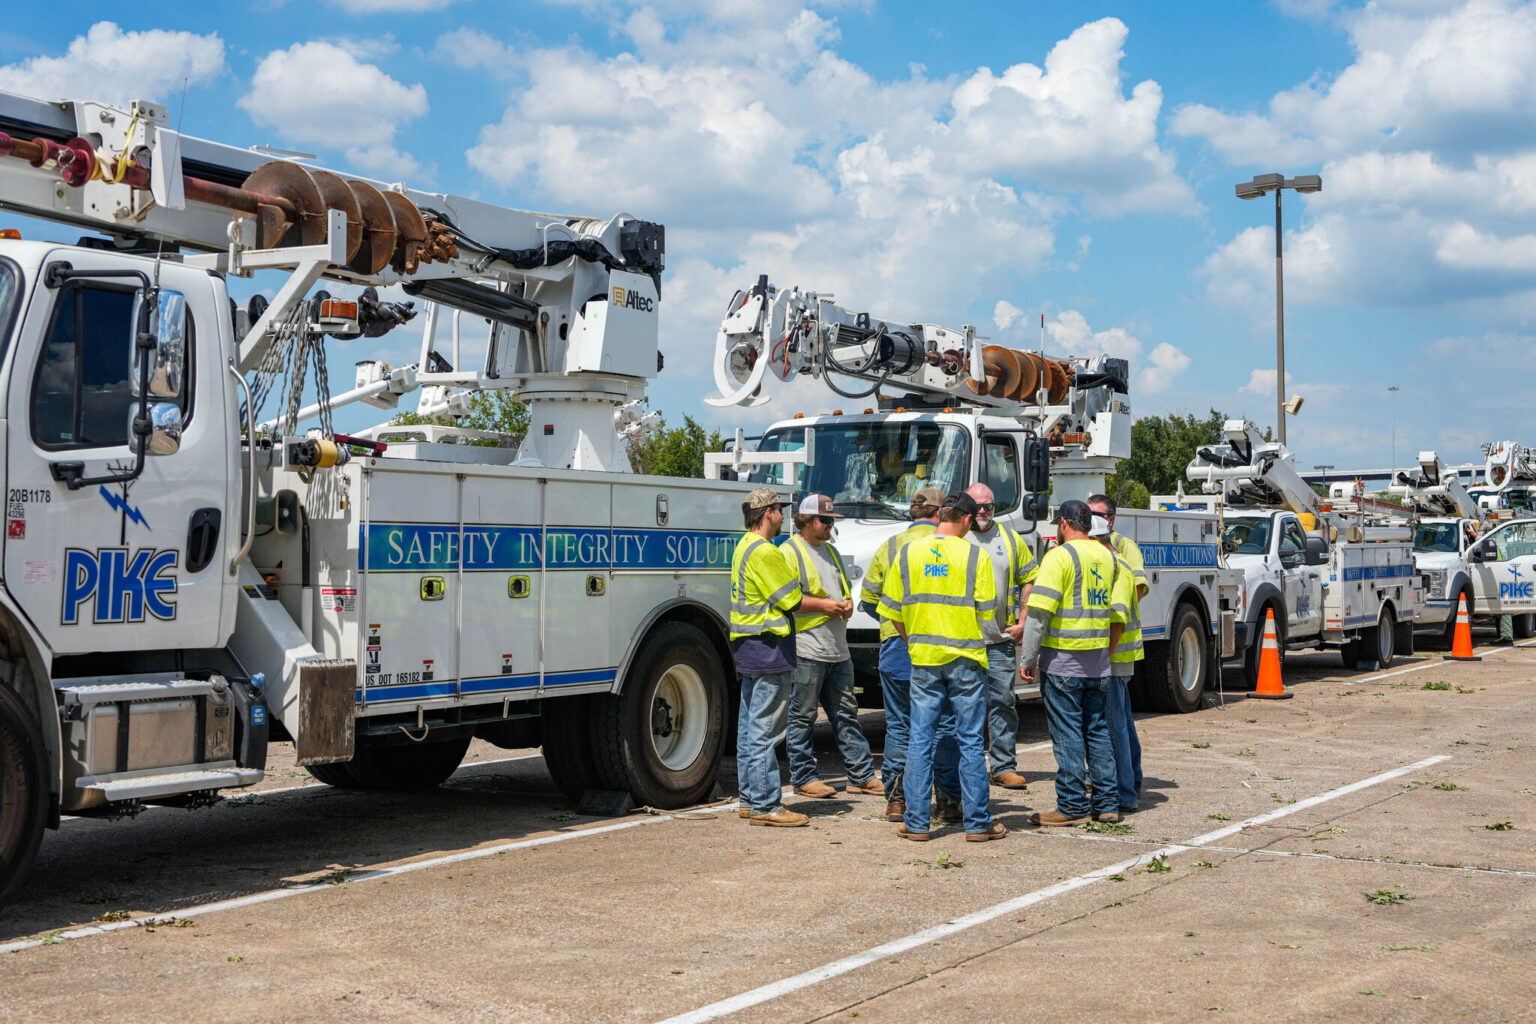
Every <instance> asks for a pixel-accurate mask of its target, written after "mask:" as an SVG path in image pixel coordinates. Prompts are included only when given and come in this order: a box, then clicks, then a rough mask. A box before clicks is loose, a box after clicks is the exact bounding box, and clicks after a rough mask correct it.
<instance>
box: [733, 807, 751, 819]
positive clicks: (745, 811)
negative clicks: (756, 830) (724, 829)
mask: <svg viewBox="0 0 1536 1024" xmlns="http://www.w3.org/2000/svg"><path fill="white" fill-rule="evenodd" d="M736 817H738V818H750V817H752V808H750V807H748V806H747V805H746V804H742V805H741V806H740V807H738V808H736Z"/></svg>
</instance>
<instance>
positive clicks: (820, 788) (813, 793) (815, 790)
mask: <svg viewBox="0 0 1536 1024" xmlns="http://www.w3.org/2000/svg"><path fill="white" fill-rule="evenodd" d="M795 792H796V793H797V794H798V795H800V796H808V797H810V798H811V799H812V800H830V799H832V798H833V797H834V796H837V790H835V789H833V788H832V787H831V786H829V785H827V784H826V783H825V782H822V781H821V780H820V779H812V780H811V781H810V782H807V783H806V784H805V785H803V786H796V787H795Z"/></svg>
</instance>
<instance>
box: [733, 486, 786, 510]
mask: <svg viewBox="0 0 1536 1024" xmlns="http://www.w3.org/2000/svg"><path fill="white" fill-rule="evenodd" d="M793 504H794V502H792V501H785V500H784V499H783V498H781V497H779V492H778V491H776V490H774V489H773V488H772V487H754V488H753V489H752V492H751V493H750V494H748V495H747V500H746V501H743V502H742V503H741V507H742V508H744V509H745V508H772V507H773V506H774V505H793Z"/></svg>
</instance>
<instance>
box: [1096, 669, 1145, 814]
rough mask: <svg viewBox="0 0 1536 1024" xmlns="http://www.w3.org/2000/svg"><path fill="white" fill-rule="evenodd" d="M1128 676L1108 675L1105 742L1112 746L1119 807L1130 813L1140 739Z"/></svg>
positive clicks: (1137, 778) (1136, 794) (1136, 792)
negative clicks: (1118, 791)
mask: <svg viewBox="0 0 1536 1024" xmlns="http://www.w3.org/2000/svg"><path fill="white" fill-rule="evenodd" d="M1130 681H1131V677H1130V676H1110V679H1109V700H1108V702H1107V707H1106V708H1105V717H1106V718H1108V719H1109V739H1110V742H1111V743H1113V744H1114V745H1115V779H1116V780H1117V781H1118V782H1119V785H1120V806H1121V807H1124V808H1125V809H1126V810H1128V811H1134V810H1135V809H1136V804H1137V802H1138V801H1139V792H1140V790H1141V740H1140V739H1138V738H1137V736H1136V717H1135V716H1134V715H1133V714H1132V713H1131V688H1130V685H1129V684H1130Z"/></svg>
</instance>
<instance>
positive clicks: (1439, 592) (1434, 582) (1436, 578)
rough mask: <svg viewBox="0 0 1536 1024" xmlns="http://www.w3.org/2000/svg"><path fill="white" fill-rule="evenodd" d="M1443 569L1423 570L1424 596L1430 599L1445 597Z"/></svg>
mask: <svg viewBox="0 0 1536 1024" xmlns="http://www.w3.org/2000/svg"><path fill="white" fill-rule="evenodd" d="M1445 572H1446V571H1445V570H1444V569H1426V570H1424V596H1425V597H1427V598H1430V599H1431V600H1439V599H1441V598H1443V597H1445Z"/></svg>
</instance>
